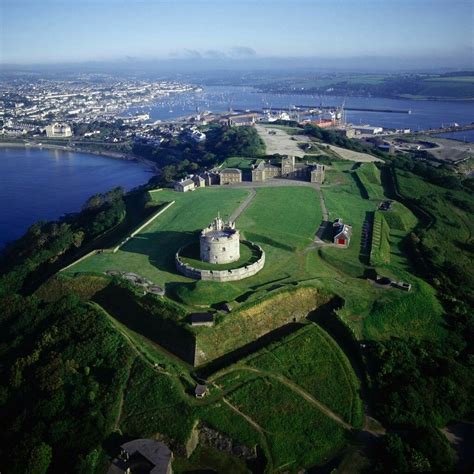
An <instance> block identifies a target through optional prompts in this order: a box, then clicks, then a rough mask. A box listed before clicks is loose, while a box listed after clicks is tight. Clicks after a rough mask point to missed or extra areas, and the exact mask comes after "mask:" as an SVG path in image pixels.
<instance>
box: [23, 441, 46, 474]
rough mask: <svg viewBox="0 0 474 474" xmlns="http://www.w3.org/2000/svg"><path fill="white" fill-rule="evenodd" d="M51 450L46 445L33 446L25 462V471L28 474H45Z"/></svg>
mask: <svg viewBox="0 0 474 474" xmlns="http://www.w3.org/2000/svg"><path fill="white" fill-rule="evenodd" d="M52 457H53V450H52V449H51V446H49V445H48V444H46V443H40V444H39V445H37V446H35V447H34V448H33V449H32V450H31V452H30V455H29V457H28V460H27V462H26V466H25V471H24V472H27V473H28V474H45V473H46V472H47V470H48V468H49V465H50V464H51V459H52Z"/></svg>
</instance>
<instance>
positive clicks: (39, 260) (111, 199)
mask: <svg viewBox="0 0 474 474" xmlns="http://www.w3.org/2000/svg"><path fill="white" fill-rule="evenodd" d="M124 217H125V203H124V200H123V190H122V189H121V188H116V189H113V190H111V191H109V192H108V193H105V194H96V195H94V196H92V197H91V198H90V199H89V200H88V201H87V202H86V204H85V205H84V208H83V210H82V211H81V212H80V213H77V214H70V215H67V216H65V217H64V218H62V219H61V220H59V221H57V222H37V223H36V224H33V225H32V226H31V227H30V228H29V229H28V231H27V232H26V234H25V235H24V236H23V237H22V238H20V239H18V240H17V241H15V242H13V243H12V244H10V245H8V246H7V248H6V249H5V251H4V253H3V254H2V255H0V295H1V294H2V291H3V292H12V291H19V290H21V289H22V287H23V285H24V283H25V280H26V279H27V278H29V279H30V280H31V279H34V278H35V277H36V276H40V275H41V274H42V273H46V271H47V267H48V266H49V265H52V264H55V263H56V262H57V261H58V259H61V257H63V256H64V255H65V254H67V253H68V252H74V250H75V249H78V248H81V247H83V246H84V245H85V244H86V243H88V242H90V241H91V240H93V239H94V238H97V237H98V236H99V235H100V234H102V233H104V232H105V231H107V230H108V229H110V228H112V227H114V226H115V225H117V224H118V223H120V222H121V221H122V220H123V219H124ZM34 272H36V274H33V273H34Z"/></svg>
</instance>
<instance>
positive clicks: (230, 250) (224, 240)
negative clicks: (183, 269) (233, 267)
mask: <svg viewBox="0 0 474 474" xmlns="http://www.w3.org/2000/svg"><path fill="white" fill-rule="evenodd" d="M199 244H200V257H201V260H202V261H203V262H208V263H215V264H223V263H231V262H235V261H237V260H239V258H240V235H239V231H238V230H237V229H236V228H235V224H234V223H233V222H224V221H223V220H222V219H221V218H220V217H216V218H215V219H214V221H213V222H212V223H211V225H210V226H209V227H206V228H205V229H203V231H202V232H201V237H200V240H199Z"/></svg>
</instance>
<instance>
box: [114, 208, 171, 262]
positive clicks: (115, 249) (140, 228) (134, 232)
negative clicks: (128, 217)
mask: <svg viewBox="0 0 474 474" xmlns="http://www.w3.org/2000/svg"><path fill="white" fill-rule="evenodd" d="M175 202H176V201H171V202H170V203H169V204H167V205H166V206H165V207H164V208H163V209H160V210H159V211H158V212H157V213H156V214H153V215H152V216H151V217H150V218H149V219H148V220H147V221H146V222H145V223H143V224H142V225H141V226H140V227H139V228H138V229H135V230H134V231H133V232H132V233H131V234H130V235H129V236H127V237H126V238H125V239H124V240H122V242H120V243H119V244H118V245H117V246H116V247H114V249H113V250H112V253H117V252H118V251H119V250H120V247H122V245H124V244H126V243H127V242H128V241H129V240H130V239H133V237H135V236H136V235H137V234H138V233H140V232H141V231H142V230H143V229H144V228H145V227H146V226H147V225H149V224H151V223H152V222H153V221H154V220H155V219H156V218H157V217H158V216H161V214H163V212H165V211H166V210H167V209H168V208H169V207H171V206H172V205H173V204H174V203H175Z"/></svg>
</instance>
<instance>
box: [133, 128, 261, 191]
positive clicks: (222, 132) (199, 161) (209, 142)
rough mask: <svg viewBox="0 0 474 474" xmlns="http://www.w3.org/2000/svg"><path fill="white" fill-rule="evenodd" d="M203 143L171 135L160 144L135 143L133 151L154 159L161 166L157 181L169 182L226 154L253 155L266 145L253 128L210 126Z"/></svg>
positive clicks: (208, 164) (207, 166)
mask: <svg viewBox="0 0 474 474" xmlns="http://www.w3.org/2000/svg"><path fill="white" fill-rule="evenodd" d="M205 133H206V140H205V141H204V142H202V143H196V142H194V141H190V140H188V139H186V138H185V137H182V136H181V137H170V138H169V139H168V140H165V141H164V142H162V143H161V145H160V146H159V147H157V146H155V145H151V144H147V143H141V142H139V141H137V142H135V144H134V146H133V153H134V154H135V155H137V156H142V157H144V158H146V159H149V160H151V161H154V162H155V163H157V164H158V166H159V167H160V168H161V171H162V173H161V178H160V182H162V183H165V184H166V183H170V182H172V181H175V180H176V179H178V178H180V177H183V176H185V175H186V174H189V173H195V172H196V171H198V170H203V169H208V168H213V167H215V166H217V165H218V164H219V163H221V162H222V161H224V160H225V159H226V158H229V157H236V156H237V157H239V156H245V157H256V156H260V155H263V154H264V153H265V144H264V143H263V141H262V140H261V138H260V137H259V135H258V133H257V131H256V130H255V128H254V127H247V126H245V127H232V128H228V127H223V126H222V127H221V126H216V125H214V126H211V127H210V128H209V129H207V130H205Z"/></svg>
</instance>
